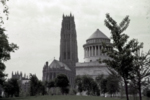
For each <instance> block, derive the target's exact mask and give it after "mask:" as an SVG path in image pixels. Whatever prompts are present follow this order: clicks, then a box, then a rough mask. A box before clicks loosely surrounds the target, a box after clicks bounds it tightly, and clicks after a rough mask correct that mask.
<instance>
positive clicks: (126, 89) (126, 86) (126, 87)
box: [124, 79, 129, 100]
mask: <svg viewBox="0 0 150 100" xmlns="http://www.w3.org/2000/svg"><path fill="white" fill-rule="evenodd" d="M124 83H125V91H126V99H127V100H129V96H128V85H127V81H126V80H125V79H124Z"/></svg>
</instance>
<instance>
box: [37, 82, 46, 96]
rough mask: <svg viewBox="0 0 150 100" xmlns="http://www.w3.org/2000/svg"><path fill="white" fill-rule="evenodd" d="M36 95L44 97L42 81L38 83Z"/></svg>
mask: <svg viewBox="0 0 150 100" xmlns="http://www.w3.org/2000/svg"><path fill="white" fill-rule="evenodd" d="M37 85H38V86H37V87H38V94H42V95H45V94H46V87H45V85H44V83H43V82H42V81H40V80H39V81H38V84H37Z"/></svg>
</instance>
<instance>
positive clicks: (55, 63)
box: [49, 59, 71, 71]
mask: <svg viewBox="0 0 150 100" xmlns="http://www.w3.org/2000/svg"><path fill="white" fill-rule="evenodd" d="M49 68H59V69H60V68H63V69H65V70H69V71H71V70H70V68H69V67H68V66H67V65H66V64H64V63H62V62H60V61H57V60H55V59H54V60H53V61H52V63H51V64H50V65H49Z"/></svg>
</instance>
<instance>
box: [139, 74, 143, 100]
mask: <svg viewBox="0 0 150 100" xmlns="http://www.w3.org/2000/svg"><path fill="white" fill-rule="evenodd" d="M138 90H139V98H140V100H142V94H141V78H140V76H139V80H138Z"/></svg>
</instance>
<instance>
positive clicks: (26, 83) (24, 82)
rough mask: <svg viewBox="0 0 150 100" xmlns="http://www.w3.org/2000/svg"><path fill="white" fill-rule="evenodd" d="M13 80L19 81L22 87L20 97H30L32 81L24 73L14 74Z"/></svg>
mask: <svg viewBox="0 0 150 100" xmlns="http://www.w3.org/2000/svg"><path fill="white" fill-rule="evenodd" d="M12 78H14V79H17V80H18V83H19V86H20V95H23V96H28V95H29V91H30V79H29V78H28V76H26V74H24V76H23V74H22V72H20V73H19V72H15V73H13V72H12Z"/></svg>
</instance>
